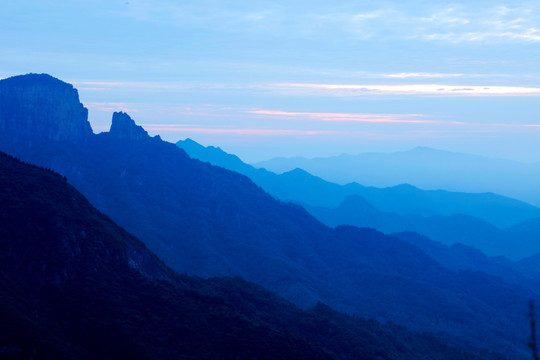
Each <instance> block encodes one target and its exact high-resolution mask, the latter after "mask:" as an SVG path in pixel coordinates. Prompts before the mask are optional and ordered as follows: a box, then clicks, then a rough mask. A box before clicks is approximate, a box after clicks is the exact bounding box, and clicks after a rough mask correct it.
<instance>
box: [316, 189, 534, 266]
mask: <svg viewBox="0 0 540 360" xmlns="http://www.w3.org/2000/svg"><path fill="white" fill-rule="evenodd" d="M305 208H306V209H307V210H308V211H309V212H310V213H311V214H312V215H313V216H315V217H316V218H317V219H319V220H320V221H322V222H323V223H325V224H327V225H328V226H331V227H335V226H339V225H354V226H359V227H371V228H376V229H378V230H380V231H382V232H384V233H393V232H401V231H413V232H418V233H421V234H424V235H426V236H428V237H429V238H431V239H433V240H436V241H440V242H442V243H444V244H447V245H454V244H459V243H460V244H464V245H468V246H472V247H475V248H477V249H479V250H481V251H482V252H484V253H485V254H487V255H490V256H506V257H508V258H510V259H513V260H519V259H521V258H524V257H528V256H531V255H532V254H536V253H540V242H539V241H538V239H540V231H538V230H537V228H536V227H534V226H526V225H525V224H518V225H516V226H514V227H512V228H509V229H499V228H496V227H495V226H493V225H491V224H489V223H487V222H486V221H483V220H481V219H478V218H475V217H472V216H468V215H462V214H454V215H450V216H403V215H398V214H395V213H390V212H384V211H380V210H378V209H377V208H375V207H374V206H373V205H371V204H370V203H369V202H367V201H366V200H365V199H364V198H362V197H361V196H359V195H351V196H349V197H347V198H346V199H345V200H344V201H343V203H341V204H340V205H339V206H338V207H337V208H333V209H331V208H324V207H313V206H308V205H305ZM531 221H532V220H531ZM532 222H533V223H534V221H532Z"/></svg>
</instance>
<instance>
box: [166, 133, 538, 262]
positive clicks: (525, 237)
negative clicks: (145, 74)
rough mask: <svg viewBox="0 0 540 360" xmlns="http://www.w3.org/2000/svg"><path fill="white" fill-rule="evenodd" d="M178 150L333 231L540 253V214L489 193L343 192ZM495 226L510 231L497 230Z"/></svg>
mask: <svg viewBox="0 0 540 360" xmlns="http://www.w3.org/2000/svg"><path fill="white" fill-rule="evenodd" d="M177 146H179V147H180V148H182V149H184V150H185V151H186V152H187V153H188V155H190V156H191V157H193V158H196V159H200V160H202V161H206V162H209V163H211V164H213V165H218V166H222V167H224V168H227V169H230V170H233V171H237V172H239V173H242V174H244V175H246V176H248V177H249V178H250V179H251V180H253V181H254V182H255V183H256V184H258V185H259V186H261V187H262V188H263V189H264V190H266V191H268V192H269V193H270V194H272V195H274V196H276V197H277V198H279V199H281V200H284V201H293V202H296V203H299V204H301V205H303V206H304V207H305V208H306V209H307V210H308V211H309V212H310V213H311V214H312V215H314V216H315V217H316V218H317V219H319V220H320V221H322V222H323V223H325V224H327V225H328V226H331V227H334V226H337V225H344V224H349V225H355V226H359V227H370V228H375V229H377V230H380V231H382V232H385V233H393V232H399V231H415V232H418V233H422V234H425V235H427V236H428V237H430V238H432V239H434V240H436V241H440V242H443V243H445V244H448V245H452V244H455V243H462V244H465V245H469V246H473V247H476V248H477V249H480V250H481V251H483V252H484V253H486V254H488V255H491V256H497V255H503V256H507V257H509V258H512V259H516V260H517V259H520V258H524V257H527V256H531V255H533V254H536V253H538V252H540V242H538V239H539V238H540V233H539V232H538V230H537V229H538V228H539V227H537V226H534V220H533V219H531V218H533V217H534V216H536V214H537V213H538V212H539V211H540V209H538V208H536V207H533V206H531V205H529V204H526V203H523V202H520V201H517V200H514V199H509V198H506V197H503V196H499V195H496V194H489V193H487V194H469V193H457V192H449V191H443V190H421V189H418V188H415V187H413V186H410V185H398V186H394V187H391V188H373V187H365V186H362V185H359V184H357V183H351V184H348V185H344V186H342V185H337V184H334V183H330V182H327V181H324V180H322V179H321V178H318V177H316V176H313V175H311V174H309V173H308V172H306V171H304V170H301V169H294V170H291V171H289V172H286V173H283V174H280V175H277V174H274V173H272V172H270V171H267V170H265V169H255V168H254V167H252V166H250V165H248V164H245V163H244V162H242V161H241V160H240V159H239V158H238V157H236V156H234V155H231V154H227V153H225V152H224V151H223V150H221V149H220V148H216V147H211V146H209V147H204V146H202V145H200V144H198V143H196V142H195V141H193V140H190V139H187V140H184V141H179V142H177ZM340 199H342V200H341V202H340V203H339V202H337V201H339V200H340ZM313 204H327V205H326V206H323V205H313ZM332 204H336V205H335V206H334V205H332ZM379 209H384V210H379ZM523 219H527V220H525V222H527V221H533V224H532V225H531V226H526V225H522V223H521V222H519V221H523ZM493 223H495V224H498V225H499V226H509V225H512V224H513V226H512V227H511V228H510V229H499V228H498V227H496V226H494V225H493Z"/></svg>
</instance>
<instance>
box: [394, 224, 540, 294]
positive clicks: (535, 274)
mask: <svg viewBox="0 0 540 360" xmlns="http://www.w3.org/2000/svg"><path fill="white" fill-rule="evenodd" d="M392 236H395V237H398V238H399V239H401V240H404V241H407V242H409V243H411V244H413V245H415V246H417V247H419V248H420V249H422V250H423V251H424V252H425V253H426V254H428V255H429V256H430V257H432V258H433V259H435V260H436V261H437V262H438V263H440V264H441V265H443V266H444V267H446V268H447V269H450V270H454V271H460V270H467V271H480V272H484V273H486V274H489V275H493V276H496V277H498V278H501V279H503V280H504V281H506V282H509V283H512V284H518V285H520V286H523V287H526V288H529V289H531V290H533V291H535V292H537V293H538V292H539V291H540V282H539V281H538V280H539V279H540V271H538V270H539V268H538V265H536V270H535V269H534V268H533V266H535V265H533V263H534V262H535V261H534V260H535V259H538V255H536V256H533V257H530V258H526V259H523V260H521V261H517V262H514V261H510V260H508V259H507V258H505V257H502V256H497V257H493V256H492V257H490V256H486V255H484V254H483V253H482V252H480V251H479V250H477V249H475V248H473V247H470V246H467V245H463V244H459V243H458V244H453V245H450V246H449V245H445V244H443V243H441V242H438V241H433V240H431V239H430V238H428V237H426V236H424V235H420V234H418V233H414V232H410V231H404V232H399V233H394V234H392ZM536 264H538V263H536ZM528 265H530V266H528Z"/></svg>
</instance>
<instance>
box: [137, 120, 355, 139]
mask: <svg viewBox="0 0 540 360" xmlns="http://www.w3.org/2000/svg"><path fill="white" fill-rule="evenodd" d="M140 125H141V126H142V127H144V129H145V130H147V131H163V132H183V133H204V134H228V135H245V136H291V135H296V136H297V135H304V136H308V135H336V134H345V132H342V131H333V130H294V129H258V128H215V127H200V126H199V127H195V126H190V125H179V124H151V123H145V124H140Z"/></svg>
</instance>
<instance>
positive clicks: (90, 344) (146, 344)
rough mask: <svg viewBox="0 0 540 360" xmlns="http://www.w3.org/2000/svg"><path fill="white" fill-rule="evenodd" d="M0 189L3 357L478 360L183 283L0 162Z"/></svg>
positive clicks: (413, 337)
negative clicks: (436, 359)
mask: <svg viewBox="0 0 540 360" xmlns="http://www.w3.org/2000/svg"><path fill="white" fill-rule="evenodd" d="M0 188H2V189H3V191H2V192H0V202H1V203H2V205H3V206H2V207H1V208H0V299H1V301H0V316H1V318H2V322H1V323H0V355H1V357H2V358H13V359H30V358H31V359H47V358H49V359H50V358H54V359H97V358H100V359H118V358H130V359H169V358H197V359H253V358H257V359H275V358H280V359H375V358H376V359H389V360H390V359H426V360H427V359H431V358H434V357H437V358H439V359H455V360H458V359H462V358H464V357H466V358H469V359H482V358H485V356H484V355H480V354H474V353H470V352H467V351H464V350H461V349H459V348H454V347H452V346H449V345H447V344H445V343H444V342H442V341H441V340H440V339H437V338H436V337H434V336H432V335H429V334H418V333H411V332H409V331H407V330H406V329H404V328H400V327H398V326H395V325H391V324H387V325H385V326H381V325H380V324H378V323H377V322H375V321H368V320H363V319H358V318H351V317H349V316H346V315H343V314H339V313H337V312H335V311H334V310H332V309H330V308H329V307H327V306H325V305H324V304H322V303H319V304H317V306H315V307H314V308H312V309H309V310H308V311H302V310H300V309H298V308H297V307H295V306H294V305H292V304H290V303H288V302H287V301H285V300H284V299H282V298H280V297H278V296H277V295H275V294H272V293H270V292H268V291H267V290H264V289H262V288H260V287H259V286H257V285H254V284H250V283H247V282H246V281H244V280H242V279H239V278H214V279H210V280H202V279H200V278H196V277H186V276H180V275H178V274H176V273H174V272H173V271H172V270H171V269H169V268H167V267H166V266H165V265H164V264H163V263H162V262H161V261H160V260H159V259H158V258H157V257H156V256H155V255H153V254H152V253H150V252H149V251H148V249H147V248H146V247H145V246H144V245H143V244H142V243H141V242H140V241H138V240H137V239H136V238H134V237H133V236H132V235H130V234H129V233H127V232H126V231H124V230H123V229H121V228H119V227H118V226H117V225H116V224H114V223H113V222H112V221H111V220H110V219H109V218H107V217H106V216H104V215H103V214H101V213H100V212H99V211H97V210H96V209H95V208H93V207H92V206H91V205H90V204H89V202H88V201H87V200H86V199H85V198H84V197H83V196H82V195H81V194H80V193H78V192H77V191H76V190H75V189H74V188H73V187H72V186H70V185H69V184H67V182H66V179H65V178H63V177H62V176H60V175H58V174H56V173H53V172H51V171H50V170H47V169H43V168H37V167H35V166H31V165H27V164H24V163H22V162H20V161H19V160H17V159H15V158H12V157H10V156H8V155H6V154H4V153H1V152H0ZM419 354H421V355H419ZM489 357H491V358H493V359H495V358H497V355H495V354H492V355H489Z"/></svg>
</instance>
